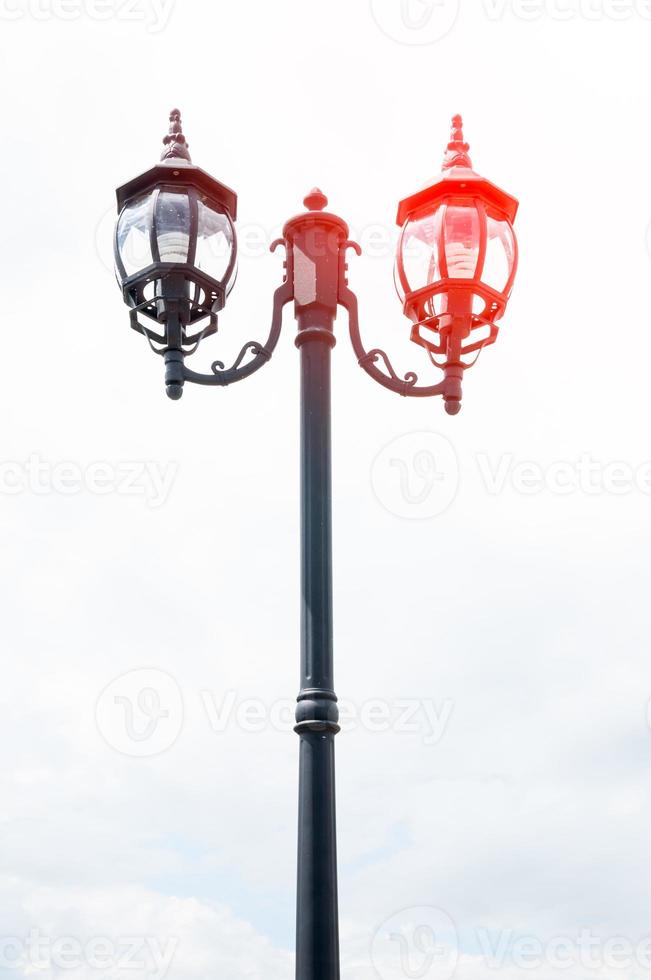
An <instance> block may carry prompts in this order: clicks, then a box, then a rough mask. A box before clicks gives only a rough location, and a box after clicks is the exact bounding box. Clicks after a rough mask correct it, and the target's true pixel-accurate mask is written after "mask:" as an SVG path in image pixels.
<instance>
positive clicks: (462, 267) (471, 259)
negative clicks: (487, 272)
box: [445, 242, 479, 279]
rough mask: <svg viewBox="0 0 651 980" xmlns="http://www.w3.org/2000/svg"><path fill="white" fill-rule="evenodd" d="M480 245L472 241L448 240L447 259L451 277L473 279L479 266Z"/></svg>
mask: <svg viewBox="0 0 651 980" xmlns="http://www.w3.org/2000/svg"><path fill="white" fill-rule="evenodd" d="M478 256H479V247H478V246H475V245H473V244H472V243H471V242H448V243H447V244H446V246H445V261H446V263H447V267H448V275H449V276H450V278H451V279H472V278H473V277H474V275H475V269H476V268H477V258H478Z"/></svg>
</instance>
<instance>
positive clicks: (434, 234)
mask: <svg viewBox="0 0 651 980" xmlns="http://www.w3.org/2000/svg"><path fill="white" fill-rule="evenodd" d="M441 215H442V212H441V210H440V209H439V210H437V211H435V212H434V213H433V214H428V215H425V216H424V217H422V218H418V219H417V220H415V221H408V222H407V224H406V225H405V229H404V232H403V235H402V241H401V245H400V249H401V256H402V264H403V269H404V274H405V277H406V279H407V284H408V286H409V292H412V293H413V292H415V290H417V289H422V288H423V287H424V286H430V285H431V284H432V283H435V282H437V281H438V280H439V279H440V278H441V270H440V268H439V261H438V259H439V240H440V237H441ZM395 279H396V286H397V288H398V292H399V294H400V296H401V297H402V298H403V299H404V287H403V285H402V284H401V283H400V278H399V276H398V275H396V277H395Z"/></svg>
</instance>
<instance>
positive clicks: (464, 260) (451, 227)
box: [443, 205, 480, 279]
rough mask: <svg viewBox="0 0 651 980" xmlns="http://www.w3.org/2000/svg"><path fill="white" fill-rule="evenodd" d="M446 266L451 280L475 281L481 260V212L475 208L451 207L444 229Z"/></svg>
mask: <svg viewBox="0 0 651 980" xmlns="http://www.w3.org/2000/svg"><path fill="white" fill-rule="evenodd" d="M443 239H444V242H445V265H446V267H447V275H448V277H449V278H450V279H474V277H475V273H476V272H477V261H478V258H479V245H480V228H479V212H478V211H477V208H476V207H474V206H470V207H465V206H463V205H450V206H449V207H447V208H446V209H445V221H444V228H443Z"/></svg>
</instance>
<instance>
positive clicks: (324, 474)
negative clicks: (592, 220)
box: [115, 110, 517, 980]
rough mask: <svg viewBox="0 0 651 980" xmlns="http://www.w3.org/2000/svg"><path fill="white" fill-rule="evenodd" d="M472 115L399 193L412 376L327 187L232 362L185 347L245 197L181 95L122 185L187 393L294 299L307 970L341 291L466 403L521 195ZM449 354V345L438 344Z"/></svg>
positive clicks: (215, 299) (324, 716)
mask: <svg viewBox="0 0 651 980" xmlns="http://www.w3.org/2000/svg"><path fill="white" fill-rule="evenodd" d="M461 126H462V124H461V118H460V117H459V116H455V117H454V119H453V121H452V138H451V140H450V143H449V144H448V148H447V152H446V156H445V159H444V165H443V172H442V174H441V175H440V176H439V177H438V178H437V179H436V180H434V182H433V183H431V184H430V185H428V186H427V187H426V188H424V189H423V190H422V191H419V192H417V193H416V194H413V195H411V196H410V197H408V198H405V199H404V200H403V201H401V202H400V205H399V208H398V223H399V224H400V225H401V227H402V232H401V237H400V244H399V247H398V254H397V259H396V285H397V288H398V291H399V293H400V295H401V297H402V300H403V303H404V312H405V314H406V315H407V316H408V317H409V319H410V320H411V322H412V327H411V339H412V340H413V341H414V342H415V343H416V344H418V345H419V346H420V347H422V348H424V349H425V350H426V351H427V354H428V359H429V360H430V361H431V362H432V363H433V364H435V365H436V366H437V367H439V368H441V370H442V371H443V379H442V380H441V381H439V382H438V383H437V384H431V385H420V384H418V377H417V375H416V374H415V373H414V372H409V373H407V374H406V375H405V376H404V377H403V378H401V377H399V376H398V375H397V374H396V372H395V371H394V369H393V367H392V364H391V361H390V360H389V358H388V356H387V354H386V353H385V352H384V351H381V350H379V349H378V348H374V349H372V350H370V351H366V349H365V348H364V346H363V343H362V340H361V337H360V331H359V323H358V314H357V300H356V297H355V295H354V293H353V292H352V291H351V290H350V288H349V286H348V280H347V263H346V255H347V250H348V249H349V248H353V249H355V251H356V252H357V253H358V254H360V252H361V250H360V249H359V246H358V245H356V244H355V243H354V242H351V241H350V240H349V232H348V227H347V225H346V223H345V222H344V221H343V220H342V219H341V218H339V217H337V216H336V215H334V214H331V213H329V212H327V211H326V210H325V208H326V206H327V203H328V202H327V198H326V197H325V195H324V194H322V192H321V191H320V190H318V189H317V188H315V189H314V190H312V191H311V192H310V193H309V194H308V195H307V197H306V198H305V201H304V203H305V206H306V210H305V211H304V212H303V213H301V214H299V215H297V216H296V217H294V218H292V219H291V220H290V221H288V222H287V223H286V225H285V227H284V229H283V236H282V238H280V239H278V240H277V241H276V242H274V243H273V245H272V250H273V249H275V248H276V246H278V245H280V244H282V245H284V247H285V275H284V281H283V283H282V285H281V286H279V288H278V289H277V290H276V292H275V294H274V302H273V315H272V322H271V329H270V332H269V336H268V338H267V340H266V341H265V343H264V344H261V343H259V342H257V341H248V342H247V343H246V344H245V345H244V346H243V347H242V349H241V351H240V353H239V355H238V356H237V358H236V360H235V362H234V363H233V365H232V366H231V367H229V368H226V367H225V366H224V364H223V363H222V362H221V361H214V362H213V363H212V365H211V371H210V373H209V374H200V373H197V372H195V371H193V370H191V369H189V368H188V367H187V365H186V363H185V359H186V357H188V356H189V355H191V354H193V353H194V352H195V351H196V350H197V348H198V347H199V345H200V343H201V342H202V341H203V340H204V339H205V338H206V337H208V336H209V335H211V334H214V333H215V332H216V330H217V314H218V313H219V311H220V310H221V309H222V308H223V306H224V305H225V302H226V298H227V295H228V293H229V291H230V289H231V288H232V286H233V283H234V280H235V274H236V253H237V246H236V236H235V228H234V221H235V217H236V208H237V198H236V195H235V193H234V192H233V191H232V190H230V189H229V188H228V187H226V186H225V185H223V184H221V183H219V182H218V181H216V180H214V179H213V178H212V177H210V176H209V175H208V174H207V173H205V171H203V170H201V169H200V168H198V167H196V166H194V165H193V163H192V161H191V158H190V154H189V151H188V146H187V142H186V140H185V137H184V135H183V132H182V126H181V117H180V113H179V112H178V110H173V111H172V112H171V113H170V129H169V133H168V135H167V136H166V137H165V140H164V144H165V149H164V151H163V156H162V159H161V162H160V163H159V164H157V165H156V166H155V167H153V168H152V169H151V170H149V171H147V172H146V173H144V174H142V175H141V176H140V177H137V178H135V180H132V181H130V182H129V183H128V184H125V185H123V186H122V187H120V188H119V189H118V191H117V198H118V211H119V217H118V222H117V226H116V236H115V257H116V272H117V277H118V280H119V283H120V286H121V288H122V291H123V296H124V299H125V302H126V303H127V305H128V306H129V308H130V317H131V326H132V327H133V328H134V329H135V330H137V331H138V332H140V333H142V334H144V335H145V337H147V339H148V341H149V343H150V345H151V346H152V349H153V350H154V351H156V353H158V354H160V355H162V357H163V358H164V362H165V384H166V390H167V394H168V395H169V396H170V398H173V399H178V398H180V397H181V395H182V393H183V387H184V385H185V383H186V382H194V383H197V384H203V385H218V386H225V385H229V384H231V383H233V382H235V381H239V380H242V379H243V378H245V377H248V376H249V375H251V374H253V373H254V372H255V371H257V370H258V369H259V368H260V367H262V366H263V365H264V364H266V362H267V361H268V360H269V358H270V357H271V355H272V353H273V351H274V348H275V346H276V343H277V341H278V337H279V335H280V330H281V325H282V313H283V308H284V306H285V305H286V304H287V303H289V302H291V301H293V302H294V314H295V317H296V321H297V325H298V330H297V334H296V339H295V343H296V346H297V347H298V349H299V351H300V361H301V596H302V602H301V678H300V691H299V695H298V699H297V706H296V727H295V730H296V732H297V733H298V735H299V736H300V761H299V814H298V887H297V919H296V977H297V980H338V978H339V937H338V913H337V854H336V820H335V766H334V736H335V735H336V733H337V732H338V731H339V725H338V723H337V722H338V710H337V697H336V694H335V692H334V674H333V643H332V523H331V511H332V503H331V501H332V490H331V425H330V361H331V351H332V348H333V347H334V346H335V343H336V339H335V334H334V322H335V319H336V316H337V311H338V307H339V306H343V307H344V308H345V309H346V310H347V312H348V320H349V331H350V337H351V341H352V345H353V349H354V352H355V354H356V356H357V359H358V361H359V364H360V366H361V367H362V368H363V369H364V370H365V371H366V372H367V373H368V374H369V375H370V376H371V377H372V378H374V380H376V381H378V382H379V383H380V384H382V385H383V386H384V387H386V388H389V389H391V390H392V391H395V392H397V393H398V394H401V395H405V396H416V397H424V396H425V397H426V396H432V395H440V396H442V397H443V399H444V403H445V408H446V411H447V412H448V413H449V414H451V415H454V414H456V413H457V412H458V411H459V409H460V406H461V381H462V378H463V375H464V372H465V370H467V369H468V368H469V367H470V366H472V364H473V363H474V362H475V360H476V358H477V356H478V354H479V352H480V351H481V349H482V348H483V347H485V346H487V345H488V344H491V343H493V342H494V340H495V339H496V336H497V329H498V328H497V325H496V322H497V320H499V319H500V317H501V316H502V315H503V313H504V311H505V308H506V304H507V301H508V298H509V295H510V292H511V288H512V286H513V280H514V276H515V271H516V266H517V246H516V241H515V236H514V234H513V227H512V224H513V220H514V218H515V213H516V210H517V201H515V199H514V198H512V197H510V196H509V195H507V194H505V193H504V192H503V191H501V190H499V188H497V187H495V185H493V184H491V183H490V182H489V181H487V180H485V179H484V178H482V177H479V176H478V175H477V174H476V173H475V172H474V171H473V170H472V165H471V163H470V158H469V156H468V144H467V143H465V142H464V139H463V132H462V128H461ZM437 358H439V359H437Z"/></svg>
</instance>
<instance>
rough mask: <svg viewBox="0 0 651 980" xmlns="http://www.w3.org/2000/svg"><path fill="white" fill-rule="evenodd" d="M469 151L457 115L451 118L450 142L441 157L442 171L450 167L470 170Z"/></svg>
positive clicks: (459, 117)
mask: <svg viewBox="0 0 651 980" xmlns="http://www.w3.org/2000/svg"><path fill="white" fill-rule="evenodd" d="M469 150H470V146H469V144H468V143H466V141H465V139H464V138H463V119H462V117H461V116H460V115H458V114H457V115H456V116H452V127H451V133H450V142H449V143H448V146H447V150H446V151H445V156H444V157H443V169H444V170H449V169H450V168H451V167H469V168H470V169H472V161H471V159H470V157H469V156H468V152H469Z"/></svg>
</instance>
